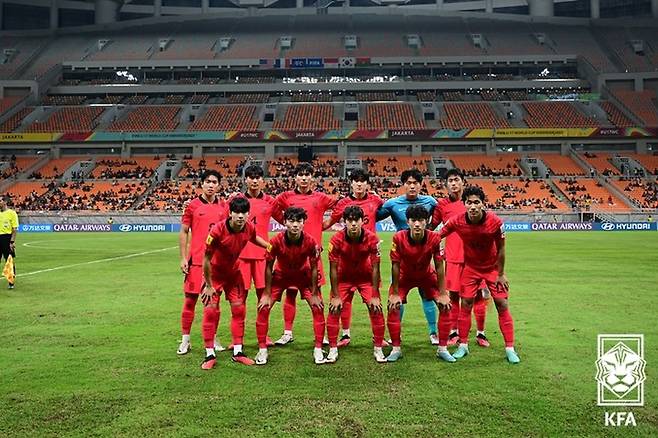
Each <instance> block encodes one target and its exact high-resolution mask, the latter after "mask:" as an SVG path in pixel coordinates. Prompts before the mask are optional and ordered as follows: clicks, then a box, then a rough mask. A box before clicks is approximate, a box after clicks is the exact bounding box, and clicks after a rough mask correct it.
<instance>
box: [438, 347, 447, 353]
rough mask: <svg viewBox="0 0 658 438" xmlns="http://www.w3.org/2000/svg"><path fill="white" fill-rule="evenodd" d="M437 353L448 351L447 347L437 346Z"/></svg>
mask: <svg viewBox="0 0 658 438" xmlns="http://www.w3.org/2000/svg"><path fill="white" fill-rule="evenodd" d="M438 351H439V352H443V351H448V347H446V346H443V345H439V348H438Z"/></svg>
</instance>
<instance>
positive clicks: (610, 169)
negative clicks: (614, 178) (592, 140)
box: [579, 152, 621, 176]
mask: <svg viewBox="0 0 658 438" xmlns="http://www.w3.org/2000/svg"><path fill="white" fill-rule="evenodd" d="M579 156H580V157H581V158H582V159H583V160H585V162H587V164H589V165H590V166H591V167H593V168H594V169H595V170H596V171H597V172H598V173H600V174H601V175H605V176H610V175H621V172H619V169H617V168H616V167H615V166H614V165H613V164H612V163H611V162H610V158H612V154H608V153H604V152H596V153H593V152H585V153H583V154H579ZM590 173H591V172H590Z"/></svg>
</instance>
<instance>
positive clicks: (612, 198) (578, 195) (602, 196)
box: [553, 178, 631, 212]
mask: <svg viewBox="0 0 658 438" xmlns="http://www.w3.org/2000/svg"><path fill="white" fill-rule="evenodd" d="M573 181H575V182H574V183H573V184H569V183H567V182H565V180H563V179H553V182H554V183H555V184H556V185H557V186H558V188H559V189H560V190H561V191H562V193H564V194H565V195H566V196H567V198H568V199H569V200H571V201H572V203H573V204H574V207H578V208H585V209H587V208H591V209H600V210H608V211H620V212H626V211H630V210H631V209H630V207H628V205H626V203H625V202H624V201H622V200H621V199H620V198H619V197H618V196H617V195H615V194H613V193H611V192H610V191H608V190H607V189H606V188H605V187H603V186H601V185H599V184H598V182H597V181H596V180H593V179H589V178H579V179H576V180H573ZM576 187H577V188H579V189H580V190H575V188H576Z"/></svg>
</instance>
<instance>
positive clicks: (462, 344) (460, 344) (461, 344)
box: [459, 342, 468, 350]
mask: <svg viewBox="0 0 658 438" xmlns="http://www.w3.org/2000/svg"><path fill="white" fill-rule="evenodd" d="M459 346H460V347H464V348H466V349H467V350H468V344H464V343H463V342H460V343H459Z"/></svg>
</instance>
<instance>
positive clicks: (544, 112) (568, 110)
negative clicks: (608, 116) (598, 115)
mask: <svg viewBox="0 0 658 438" xmlns="http://www.w3.org/2000/svg"><path fill="white" fill-rule="evenodd" d="M523 108H524V109H525V110H526V112H527V113H528V114H527V116H526V117H524V119H523V120H524V121H525V122H526V124H527V125H528V126H529V127H530V128H595V127H597V126H598V123H597V122H596V120H594V119H591V118H589V117H586V116H584V115H583V114H581V113H579V112H578V110H577V109H576V108H574V107H573V106H572V105H571V104H570V103H569V102H524V103H523Z"/></svg>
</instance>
